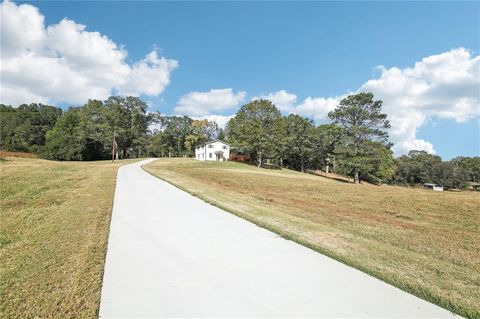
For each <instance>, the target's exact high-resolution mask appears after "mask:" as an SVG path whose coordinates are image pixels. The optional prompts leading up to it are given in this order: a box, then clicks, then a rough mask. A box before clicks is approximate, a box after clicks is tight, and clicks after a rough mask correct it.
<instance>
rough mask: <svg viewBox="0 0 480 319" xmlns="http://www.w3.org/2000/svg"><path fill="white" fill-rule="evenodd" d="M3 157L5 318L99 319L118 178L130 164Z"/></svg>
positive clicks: (0, 240)
mask: <svg viewBox="0 0 480 319" xmlns="http://www.w3.org/2000/svg"><path fill="white" fill-rule="evenodd" d="M1 155H2V157H4V160H2V161H0V178H1V179H0V199H1V223H0V226H1V227H0V251H1V260H2V262H1V266H0V278H1V280H0V296H1V301H0V314H1V316H0V317H4V318H96V317H97V316H98V308H99V301H100V288H101V281H102V276H103V267H104V260H105V249H106V243H107V236H108V229H109V223H110V214H111V208H112V200H113V194H114V190H115V178H116V172H117V169H118V167H119V166H120V165H122V164H124V163H126V162H131V161H117V162H116V163H114V164H113V163H112V162H111V161H98V162H54V161H46V160H42V159H36V158H18V157H15V158H14V157H8V156H11V155H12V154H7V153H2V154H1ZM14 155H15V154H14ZM16 155H17V156H18V154H16ZM20 155H21V154H20Z"/></svg>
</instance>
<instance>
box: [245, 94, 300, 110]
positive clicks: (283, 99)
mask: <svg viewBox="0 0 480 319" xmlns="http://www.w3.org/2000/svg"><path fill="white" fill-rule="evenodd" d="M260 99H264V100H269V101H271V102H272V103H273V104H275V106H276V107H278V109H279V110H280V111H284V112H289V111H291V110H292V109H293V106H294V105H295V104H296V102H297V96H296V95H295V94H293V93H289V92H287V91H286V90H280V91H277V92H274V93H269V94H266V95H261V96H255V97H253V98H252V101H254V100H260Z"/></svg>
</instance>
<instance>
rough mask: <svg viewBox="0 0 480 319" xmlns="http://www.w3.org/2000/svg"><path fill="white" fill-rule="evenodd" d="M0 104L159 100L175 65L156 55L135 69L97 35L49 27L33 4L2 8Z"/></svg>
mask: <svg viewBox="0 0 480 319" xmlns="http://www.w3.org/2000/svg"><path fill="white" fill-rule="evenodd" d="M0 10H1V60H0V73H1V77H2V88H1V91H0V103H6V104H13V105H18V104H20V103H30V102H49V103H58V102H67V103H83V102H85V101H86V100H87V99H88V98H96V99H105V98H107V97H108V96H109V95H111V94H117V93H118V94H125V95H127V94H128V95H136V96H138V95H153V96H157V95H159V94H160V93H162V91H163V90H164V89H165V87H166V86H167V85H168V84H169V82H170V73H171V72H172V70H174V69H175V68H176V67H177V66H178V62H177V61H175V60H167V59H165V58H163V57H162V58H160V57H158V55H157V52H156V51H155V50H154V51H152V52H151V53H149V54H147V56H146V57H145V58H144V59H143V60H141V61H139V62H137V63H134V64H133V65H129V64H128V63H127V62H126V58H127V52H126V51H125V50H124V49H123V48H122V47H119V46H118V45H117V44H116V43H115V42H113V41H112V40H111V39H109V38H108V37H106V36H105V35H102V34H100V33H98V32H89V31H86V26H84V25H81V24H77V23H75V22H74V21H72V20H68V19H63V20H62V21H60V22H59V23H57V24H52V25H49V26H47V27H46V26H45V24H44V16H43V15H42V14H41V13H40V12H39V10H38V9H37V8H36V7H34V6H32V5H29V4H22V5H18V6H17V5H16V4H15V3H13V2H10V1H4V2H2V3H1V4H0Z"/></svg>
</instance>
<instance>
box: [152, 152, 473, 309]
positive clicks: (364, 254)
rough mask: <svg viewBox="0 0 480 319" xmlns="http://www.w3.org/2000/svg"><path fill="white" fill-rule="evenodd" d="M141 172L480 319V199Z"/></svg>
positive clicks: (289, 175)
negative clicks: (150, 174)
mask: <svg viewBox="0 0 480 319" xmlns="http://www.w3.org/2000/svg"><path fill="white" fill-rule="evenodd" d="M144 169H145V170H147V171H148V172H150V173H152V174H153V175H156V176H158V177H160V178H162V179H164V180H166V181H169V182H171V183H172V184H174V185H177V186H178V187H180V188H182V189H185V190H187V191H188V192H190V193H192V194H194V195H196V196H198V197H200V198H202V199H204V200H206V201H208V202H210V203H212V204H215V205H217V206H220V207H222V208H224V209H226V210H228V211H231V212H233V213H235V214H237V215H239V216H241V217H243V218H246V219H248V220H250V221H252V222H254V223H256V224H258V225H260V226H263V227H265V228H268V229H271V230H273V231H275V232H277V233H279V234H281V235H282V236H284V237H287V238H290V239H293V240H295V241H297V242H299V243H302V244H304V245H306V246H309V247H311V248H313V249H315V250H317V251H320V252H322V253H325V254H327V255H329V256H332V257H334V258H336V259H338V260H340V261H343V262H345V263H347V264H349V265H352V266H354V267H357V268H359V269H362V270H364V271H366V272H368V273H370V274H372V275H374V276H376V277H378V278H381V279H383V280H385V281H387V282H389V283H392V284H394V285H395V286H397V287H400V288H402V289H404V290H407V291H409V292H412V293H414V294H416V295H417V296H420V297H422V298H424V299H427V300H429V301H432V302H434V303H437V304H439V305H441V306H443V307H445V308H447V309H450V310H452V311H454V312H457V313H459V314H462V315H464V316H467V317H472V318H474V317H475V318H477V317H480V289H479V287H480V254H479V250H478V249H479V247H480V210H479V207H480V194H478V193H476V194H475V193H470V192H464V193H451V192H443V193H439V192H432V191H427V190H425V191H424V190H412V189H407V188H400V187H391V186H381V187H378V186H373V185H354V184H348V183H343V182H338V181H334V180H330V179H327V178H323V177H318V176H313V175H306V174H302V173H298V172H294V171H290V170H281V171H280V170H266V169H259V168H256V167H252V166H248V165H244V164H238V163H231V162H225V163H222V162H220V163H216V162H213V163H212V162H209V163H208V162H197V161H194V160H187V159H171V160H170V159H163V160H159V161H155V162H153V163H150V164H148V165H146V166H145V167H144Z"/></svg>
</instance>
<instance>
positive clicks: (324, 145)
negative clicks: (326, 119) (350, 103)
mask: <svg viewBox="0 0 480 319" xmlns="http://www.w3.org/2000/svg"><path fill="white" fill-rule="evenodd" d="M345 134H346V132H345V129H344V128H343V127H340V126H338V125H335V124H323V125H319V126H317V127H316V128H315V132H314V138H313V153H314V154H313V164H314V165H316V167H317V168H318V167H319V166H320V167H324V168H325V172H327V173H328V172H330V169H331V168H332V169H333V171H334V172H335V162H336V161H335V156H336V155H337V154H336V153H335V150H336V149H337V147H339V146H340V144H341V143H343V141H344V139H345Z"/></svg>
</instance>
